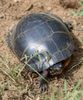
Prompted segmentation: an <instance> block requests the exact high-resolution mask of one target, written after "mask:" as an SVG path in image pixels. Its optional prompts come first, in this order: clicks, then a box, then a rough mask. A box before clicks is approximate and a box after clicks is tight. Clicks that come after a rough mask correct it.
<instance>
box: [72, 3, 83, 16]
mask: <svg viewBox="0 0 83 100" xmlns="http://www.w3.org/2000/svg"><path fill="white" fill-rule="evenodd" d="M79 4H80V6H83V1H80V2H79ZM72 15H73V16H83V8H81V9H80V10H76V11H74V12H73V13H72Z"/></svg>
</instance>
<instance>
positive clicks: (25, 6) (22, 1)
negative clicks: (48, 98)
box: [0, 0, 83, 100]
mask: <svg viewBox="0 0 83 100" xmlns="http://www.w3.org/2000/svg"><path fill="white" fill-rule="evenodd" d="M59 1H60V0H0V58H1V59H4V60H3V61H6V62H7V63H8V64H9V65H11V66H10V67H16V66H15V65H16V64H19V63H20V62H19V61H18V59H17V57H16V56H15V55H14V54H13V53H12V52H11V50H10V49H9V48H8V46H7V43H6V41H5V39H6V36H7V35H8V33H9V32H10V30H11V28H12V27H13V26H14V25H15V24H16V23H17V22H18V21H19V20H20V19H21V18H22V17H23V16H24V15H26V14H30V13H34V12H46V13H51V14H54V15H58V16H59V17H60V18H62V19H63V20H64V21H69V22H71V23H72V24H73V26H74V30H73V34H74V37H75V45H76V50H75V53H74V57H73V60H72V63H71V64H70V65H75V64H78V63H79V62H80V61H81V60H82V59H83V16H77V15H73V13H74V12H76V11H79V10H80V9H83V7H82V6H79V7H78V8H74V7H73V8H69V7H68V8H67V7H66V8H65V7H63V6H62V5H61V4H60V3H59ZM5 65H6V64H5ZM5 65H4V64H3V63H2V62H0V67H1V68H2V67H4V66H5ZM10 69H11V68H10ZM4 70H6V68H5V67H4ZM24 72H25V71H24ZM27 75H29V74H27V73H26V76H27ZM22 78H23V77H22ZM65 78H66V79H67V80H68V81H69V83H70V86H69V87H71V86H73V84H74V83H75V82H76V81H78V80H82V79H83V64H80V65H78V66H76V67H75V68H74V69H73V70H71V71H70V72H69V73H66V71H65V72H64V73H63V74H62V75H61V76H60V77H58V79H57V78H56V77H55V78H53V80H52V81H51V82H50V83H49V87H50V88H49V91H48V93H47V94H46V95H48V94H49V95H50V94H51V92H52V88H53V89H54V87H55V90H56V87H62V86H63V83H64V79H65ZM33 80H34V81H35V82H34V81H32V79H31V80H30V81H29V80H27V79H24V80H23V79H22V81H23V84H24V83H25V84H28V85H29V87H30V90H29V93H28V92H26V91H24V92H23V91H22V92H21V91H18V90H17V89H16V86H14V84H13V82H11V81H12V80H10V79H9V78H8V77H7V75H5V74H3V72H2V71H0V84H5V83H7V84H8V86H9V87H8V89H5V90H4V92H3V93H2V94H1V99H2V100H44V96H45V94H42V95H40V94H39V90H38V83H37V82H36V81H37V79H33ZM34 86H35V88H34ZM17 87H18V86H17ZM6 88H7V87H6ZM18 88H19V87H18ZM81 88H82V89H83V83H82V84H81ZM19 90H20V89H19ZM31 90H32V91H33V92H30V91H31ZM0 91H1V90H0ZM25 92H26V93H25ZM26 94H27V95H28V96H27V95H26ZM25 98H26V99H25ZM30 98H32V99H30ZM40 98H41V99H40ZM1 99H0V100H1ZM58 100H61V99H58ZM82 100H83V99H82Z"/></svg>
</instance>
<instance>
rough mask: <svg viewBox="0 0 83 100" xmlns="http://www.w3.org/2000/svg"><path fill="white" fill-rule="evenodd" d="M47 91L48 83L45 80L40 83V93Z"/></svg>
mask: <svg viewBox="0 0 83 100" xmlns="http://www.w3.org/2000/svg"><path fill="white" fill-rule="evenodd" d="M47 90H48V83H47V82H46V81H45V80H42V81H41V82H40V91H41V92H42V93H43V92H45V91H47Z"/></svg>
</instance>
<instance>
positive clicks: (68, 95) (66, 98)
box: [45, 80, 83, 100]
mask: <svg viewBox="0 0 83 100" xmlns="http://www.w3.org/2000/svg"><path fill="white" fill-rule="evenodd" d="M82 81H83V80H82ZM80 84H81V81H80V80H79V81H78V82H76V84H74V86H73V87H71V89H70V90H68V83H67V81H66V80H65V81H64V86H63V88H59V89H58V90H57V91H56V92H55V91H54V92H53V93H52V94H51V97H48V96H47V97H46V98H45V100H80V96H81V95H83V90H81V89H79V87H80Z"/></svg>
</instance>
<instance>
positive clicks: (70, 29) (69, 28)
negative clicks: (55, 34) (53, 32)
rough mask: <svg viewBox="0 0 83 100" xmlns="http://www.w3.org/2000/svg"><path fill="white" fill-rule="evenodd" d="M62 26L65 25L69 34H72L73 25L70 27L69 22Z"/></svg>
mask: <svg viewBox="0 0 83 100" xmlns="http://www.w3.org/2000/svg"><path fill="white" fill-rule="evenodd" d="M64 24H65V25H66V27H67V28H68V30H69V31H70V32H72V30H73V25H72V24H71V23H70V22H64Z"/></svg>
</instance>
